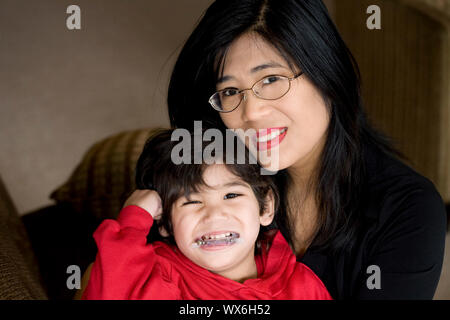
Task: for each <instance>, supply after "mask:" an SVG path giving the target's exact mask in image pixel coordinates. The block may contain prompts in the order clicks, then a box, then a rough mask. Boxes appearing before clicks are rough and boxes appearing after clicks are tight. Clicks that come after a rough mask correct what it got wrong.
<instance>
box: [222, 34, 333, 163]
mask: <svg viewBox="0 0 450 320" xmlns="http://www.w3.org/2000/svg"><path fill="white" fill-rule="evenodd" d="M298 71H301V70H296V73H294V72H293V71H292V70H291V69H290V68H289V65H288V63H287V62H286V60H285V59H284V58H283V57H282V56H281V55H280V54H279V53H278V51H277V50H276V49H275V48H274V47H273V46H272V45H270V44H269V43H267V42H266V41H265V40H263V39H262V38H261V37H259V36H258V35H255V34H244V35H243V36H241V37H240V38H238V39H236V40H235V41H234V42H233V43H232V44H231V46H230V48H229V50H228V52H227V55H226V59H225V62H224V66H223V75H222V77H221V79H219V81H218V83H217V90H222V89H226V88H237V89H246V88H250V87H251V86H252V85H253V84H254V83H255V82H257V81H258V80H260V79H262V78H264V77H267V76H269V75H282V76H286V77H289V78H291V77H294V76H295V75H296V74H298ZM245 95H246V97H245V99H243V100H242V101H241V103H240V105H239V107H238V108H237V109H235V110H234V111H232V112H229V113H221V114H220V116H221V118H222V121H223V122H224V124H225V125H226V126H227V127H228V128H230V129H243V130H248V129H253V130H256V131H257V132H258V133H259V135H258V136H257V138H255V139H256V142H254V143H256V145H260V144H261V142H262V141H265V140H268V139H269V143H267V144H266V147H267V146H268V147H269V149H270V152H271V153H272V152H277V153H278V157H279V163H278V165H277V167H276V168H274V167H273V166H272V167H271V168H270V169H271V170H273V169H275V170H282V169H285V168H295V167H298V168H300V169H305V168H309V169H312V168H313V167H314V165H315V163H316V162H317V159H318V155H319V154H320V152H321V151H322V149H323V145H324V142H325V139H326V131H327V128H328V124H329V116H328V110H327V106H326V104H325V102H324V100H323V98H322V96H321V95H320V93H319V91H318V90H317V89H316V88H315V87H314V85H313V84H312V83H311V81H310V80H309V79H308V78H307V77H306V76H305V75H301V76H299V77H298V78H296V79H294V80H292V81H291V87H290V90H289V92H288V93H287V94H286V95H284V96H283V97H281V98H280V99H277V100H263V99H260V98H258V97H256V96H255V94H254V93H253V92H252V91H251V90H247V91H245ZM261 129H264V130H261ZM286 129H287V130H286ZM258 130H260V131H258ZM277 130H278V131H277ZM280 130H281V131H280ZM271 131H272V132H271ZM284 131H285V132H284ZM274 132H275V133H274ZM277 132H281V134H280V135H279V136H274V135H276V134H277ZM270 139H272V143H270ZM250 140H251V139H250ZM276 140H278V142H279V144H278V143H277V141H276ZM258 142H260V143H258ZM246 143H247V145H248V144H249V143H251V142H246ZM261 149H264V148H259V150H258V153H259V154H258V156H261V153H262V152H263V151H262V150H261ZM264 152H266V153H267V152H268V151H267V150H265V151H264ZM262 165H263V166H264V164H262Z"/></svg>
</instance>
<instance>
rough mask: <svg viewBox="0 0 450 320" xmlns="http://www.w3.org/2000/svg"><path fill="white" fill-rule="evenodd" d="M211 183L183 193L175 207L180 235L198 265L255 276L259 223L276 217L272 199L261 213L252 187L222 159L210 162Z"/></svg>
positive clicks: (186, 251) (175, 230) (176, 231)
mask: <svg viewBox="0 0 450 320" xmlns="http://www.w3.org/2000/svg"><path fill="white" fill-rule="evenodd" d="M203 179H204V181H205V183H206V184H207V186H205V187H202V188H200V190H199V192H198V193H192V194H191V195H190V196H189V199H187V198H185V197H184V196H183V197H181V198H179V199H178V200H177V201H176V202H175V203H174V205H173V207H172V225H173V233H174V237H175V241H176V243H177V246H178V248H179V249H180V250H181V252H182V253H183V254H184V255H185V256H186V257H187V258H189V259H190V260H191V261H193V262H194V263H196V264H197V265H199V266H201V267H203V268H205V269H208V270H210V271H212V272H214V273H217V274H220V275H222V276H224V277H227V278H229V279H232V280H236V281H240V280H244V279H246V278H248V277H252V276H256V265H255V260H254V248H255V242H256V239H257V237H258V233H259V227H260V225H268V224H270V223H271V222H272V220H273V208H274V205H273V199H272V197H271V196H270V195H269V197H268V198H267V200H268V201H267V206H266V207H267V210H266V211H267V212H264V214H263V215H260V208H259V205H258V201H257V199H256V197H255V195H254V193H253V191H252V189H251V187H250V185H248V184H247V183H246V182H244V181H243V180H242V179H240V178H239V177H237V176H235V175H234V174H232V173H231V172H229V171H228V169H227V168H226V166H225V165H223V164H214V165H211V166H208V167H207V168H206V170H205V172H204V176H203Z"/></svg>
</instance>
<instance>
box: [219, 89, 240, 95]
mask: <svg viewBox="0 0 450 320" xmlns="http://www.w3.org/2000/svg"><path fill="white" fill-rule="evenodd" d="M222 94H223V95H224V96H226V97H231V96H234V95H235V94H238V90H237V89H225V90H223V91H222Z"/></svg>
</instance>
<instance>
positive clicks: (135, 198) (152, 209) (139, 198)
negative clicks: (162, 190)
mask: <svg viewBox="0 0 450 320" xmlns="http://www.w3.org/2000/svg"><path fill="white" fill-rule="evenodd" d="M131 205H135V206H138V207H141V208H142V209H144V210H146V211H147V212H149V213H150V214H151V216H152V217H153V219H155V220H158V219H159V218H160V217H161V213H162V206H161V198H160V197H159V194H158V193H157V192H156V191H154V190H148V189H146V190H135V191H134V192H133V193H132V194H131V196H130V197H129V198H128V199H127V200H126V201H125V204H124V205H123V208H125V207H126V206H131Z"/></svg>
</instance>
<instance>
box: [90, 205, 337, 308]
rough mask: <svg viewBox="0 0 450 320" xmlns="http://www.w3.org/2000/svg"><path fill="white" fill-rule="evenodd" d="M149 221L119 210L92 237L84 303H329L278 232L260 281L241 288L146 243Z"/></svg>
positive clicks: (172, 250) (259, 263) (137, 211)
mask: <svg viewBox="0 0 450 320" xmlns="http://www.w3.org/2000/svg"><path fill="white" fill-rule="evenodd" d="M152 224H153V218H152V216H151V215H150V214H149V213H148V212H147V211H145V210H144V209H142V208H140V207H138V206H133V205H132V206H127V207H125V208H123V209H122V211H121V212H120V214H119V217H118V219H117V221H116V220H109V219H108V220H104V221H103V222H102V223H101V224H100V226H99V227H98V228H97V230H96V231H95V232H94V239H95V241H96V243H97V247H98V253H97V257H96V259H95V262H94V264H93V267H92V270H91V275H90V279H89V283H88V285H87V287H86V289H85V291H84V293H83V296H82V299H95V300H97V299H108V300H111V299H147V300H160V299H164V300H191V299H200V300H233V299H238V300H247V299H249V300H256V299H261V300H280V299H281V300H288V299H293V300H315V299H321V300H330V299H332V298H331V296H330V294H329V293H328V291H327V289H326V288H325V286H324V285H323V283H322V281H321V280H320V279H319V278H318V277H317V276H316V275H315V274H314V273H313V272H312V271H311V270H310V269H309V268H308V267H307V266H305V265H304V264H302V263H299V262H297V261H296V258H295V255H294V254H293V252H292V251H291V248H290V247H289V245H288V243H287V242H286V240H285V239H284V238H283V236H282V235H281V233H280V232H279V231H278V232H277V233H276V235H275V237H274V239H273V241H272V245H271V247H270V250H269V252H268V253H267V254H263V255H256V256H255V262H256V267H257V271H258V278H256V279H248V280H246V281H244V282H243V283H239V282H237V281H234V280H231V279H228V278H225V277H223V276H221V275H218V274H215V273H213V272H211V271H208V270H207V269H205V268H202V267H200V266H198V265H196V264H195V263H193V262H192V261H191V260H189V259H188V258H187V257H185V256H184V255H183V254H182V253H181V252H180V251H179V250H178V249H177V248H176V247H175V246H170V245H168V244H166V243H163V242H159V241H158V242H154V243H152V244H147V235H148V233H149V231H150V228H151V226H152Z"/></svg>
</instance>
